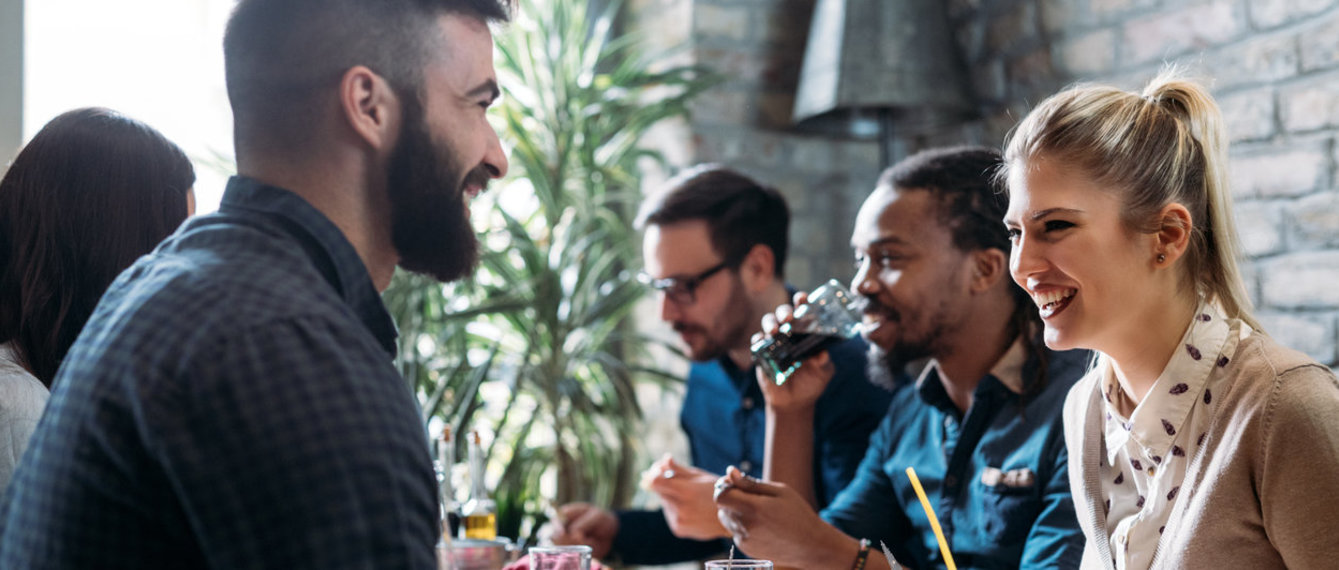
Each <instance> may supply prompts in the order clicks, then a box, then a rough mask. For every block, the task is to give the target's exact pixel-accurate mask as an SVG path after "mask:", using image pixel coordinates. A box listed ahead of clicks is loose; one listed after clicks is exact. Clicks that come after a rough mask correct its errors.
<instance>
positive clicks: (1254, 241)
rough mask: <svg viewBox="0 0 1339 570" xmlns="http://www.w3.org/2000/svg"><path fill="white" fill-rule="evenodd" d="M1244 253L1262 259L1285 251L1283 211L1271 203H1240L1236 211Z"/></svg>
mask: <svg viewBox="0 0 1339 570" xmlns="http://www.w3.org/2000/svg"><path fill="white" fill-rule="evenodd" d="M1234 213H1235V214H1236V219H1237V235H1238V236H1240V237H1241V246H1242V249H1243V250H1244V251H1243V253H1245V254H1246V255H1249V256H1251V257H1260V256H1264V255H1270V254H1274V253H1278V252H1279V251H1281V250H1282V249H1283V231H1282V230H1283V228H1282V224H1281V223H1282V221H1283V211H1282V209H1281V208H1279V207H1278V206H1276V205H1273V204H1270V203H1269V202H1238V203H1237V204H1236V209H1235V211H1234Z"/></svg>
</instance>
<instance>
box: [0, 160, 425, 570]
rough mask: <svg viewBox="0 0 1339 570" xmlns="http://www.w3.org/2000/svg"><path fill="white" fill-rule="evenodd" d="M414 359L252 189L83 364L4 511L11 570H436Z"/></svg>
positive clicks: (378, 306)
mask: <svg viewBox="0 0 1339 570" xmlns="http://www.w3.org/2000/svg"><path fill="white" fill-rule="evenodd" d="M395 337H396V333H395V327H394V324H393V323H392V321H391V318H390V315H389V314H388V313H387V312H386V309H385V307H384V305H383V304H382V302H381V298H380V296H379V295H378V294H377V291H376V289H375V287H374V286H373V284H372V281H371V278H370V277H369V275H368V273H367V270H366V268H365V267H364V265H363V264H362V261H361V260H360V259H359V257H358V255H357V253H356V252H355V250H354V248H353V246H352V245H350V244H349V242H348V241H347V240H346V239H345V238H344V236H343V234H342V233H341V232H340V231H339V229H338V228H336V227H335V225H334V224H333V223H331V222H330V220H328V219H326V218H325V217H324V216H323V215H322V214H321V213H320V212H318V211H317V210H316V209H314V208H313V207H311V206H310V205H309V204H307V203H306V202H305V201H303V200H302V199H301V198H299V197H298V196H297V195H296V194H293V193H290V192H288V191H285V190H282V189H279V188H274V187H270V186H265V185H263V184H260V183H258V182H256V181H254V180H248V179H246V178H240V177H238V178H233V179H232V180H231V181H230V182H229V184H228V189H227V193H226V194H225V196H224V197H223V203H222V206H221V207H220V209H219V211H218V212H217V213H215V214H210V215H206V216H201V217H198V218H193V219H191V220H189V221H188V222H187V223H186V224H185V225H183V227H182V228H181V229H180V230H178V231H177V233H176V234H174V235H173V236H171V237H169V238H168V239H167V241H165V242H164V243H163V244H162V245H161V246H159V248H158V249H157V250H156V251H155V252H153V253H152V254H150V255H148V256H145V257H144V258H142V259H140V260H139V261H138V262H137V263H135V265H133V266H132V267H131V268H130V269H127V270H126V271H125V272H124V273H123V274H122V275H121V276H120V277H119V278H118V279H117V280H116V282H115V283H114V284H113V285H112V287H111V289H110V290H109V291H108V292H107V294H106V295H105V296H104V297H103V299H102V302H101V303H100V304H99V305H98V308H97V310H96V311H95V313H94V315H93V317H92V319H91V320H90V321H89V323H88V325H87V327H86V328H85V329H84V331H83V333H82V334H81V335H80V337H79V340H78V341H77V342H76V343H75V345H74V347H73V348H72V349H71V350H70V353H69V355H68V356H67V357H66V359H65V362H64V364H63V365H62V366H61V369H60V372H59V375H58V376H57V378H56V381H55V383H56V388H55V390H54V391H53V393H52V396H51V400H50V403H49V405H48V407H47V409H46V413H45V414H44V416H43V417H42V420H41V422H40V423H39V424H38V427H37V431H36V433H35V434H34V437H33V439H32V442H31V444H30V445H29V448H28V450H27V453H26V454H25V455H24V457H23V459H22V461H21V463H20V466H19V469H18V471H17V473H16V474H15V477H14V480H13V483H12V484H11V485H10V487H9V489H8V490H7V492H6V495H5V501H4V505H3V507H2V510H0V525H3V526H2V527H0V568H5V569H12V570H17V569H27V568H69V569H74V568H78V569H80V570H83V569H87V568H127V569H130V568H133V569H136V570H143V569H147V568H226V569H233V568H236V569H262V568H274V569H284V570H289V569H294V568H319V569H322V570H331V569H338V568H366V569H383V568H397V569H398V568H422V569H429V568H436V564H435V562H434V555H433V546H434V543H435V540H436V535H437V507H436V505H437V502H436V489H435V479H434V475H433V470H432V465H431V460H430V458H429V455H428V443H427V438H426V434H425V432H424V427H423V424H422V422H421V420H420V419H419V409H418V406H417V404H416V402H415V400H414V397H413V394H412V392H411V390H410V389H409V387H408V385H407V384H406V383H405V381H404V380H403V379H402V378H401V377H400V375H399V374H398V373H397V372H396V370H395V368H394V366H393V364H392V354H393V351H394V346H395Z"/></svg>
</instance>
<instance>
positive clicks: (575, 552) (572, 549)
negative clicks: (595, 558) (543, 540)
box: [530, 544, 590, 570]
mask: <svg viewBox="0 0 1339 570" xmlns="http://www.w3.org/2000/svg"><path fill="white" fill-rule="evenodd" d="M530 570H590V547H589V546H585V545H581V544H577V545H569V546H536V547H533V548H531V549H530Z"/></svg>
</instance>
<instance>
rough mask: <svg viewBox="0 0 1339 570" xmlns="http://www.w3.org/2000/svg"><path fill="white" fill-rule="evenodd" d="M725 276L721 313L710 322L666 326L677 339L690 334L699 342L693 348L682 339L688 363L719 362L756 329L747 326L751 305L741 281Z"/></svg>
mask: <svg viewBox="0 0 1339 570" xmlns="http://www.w3.org/2000/svg"><path fill="white" fill-rule="evenodd" d="M726 275H727V276H728V277H730V279H731V280H730V295H729V297H728V298H727V299H726V302H725V303H724V304H723V305H721V307H722V310H721V311H720V312H719V313H718V314H719V317H718V318H717V319H716V320H715V321H714V322H708V323H694V322H689V321H686V320H677V321H674V322H672V323H670V326H671V327H672V328H673V329H674V332H677V333H679V335H680V337H681V338H683V336H685V335H690V334H691V335H695V336H697V337H698V338H699V339H701V340H700V342H698V345H697V346H693V344H692V343H690V342H688V341H687V339H684V340H685V344H687V345H688V357H689V358H691V359H692V360H695V361H699V362H704V361H709V360H716V359H718V358H722V357H724V356H725V355H726V354H727V353H729V352H730V351H731V350H733V349H735V348H737V347H740V346H743V345H745V344H747V343H748V340H749V337H750V336H751V332H752V331H753V329H754V328H756V327H755V326H753V324H752V323H750V322H749V321H750V317H751V315H749V313H748V307H751V306H752V304H751V303H750V302H749V298H748V293H747V292H746V291H745V290H744V283H743V280H741V279H740V278H739V276H738V275H736V274H734V273H733V272H729V271H728V270H727V272H726ZM699 302H701V301H700V300H699Z"/></svg>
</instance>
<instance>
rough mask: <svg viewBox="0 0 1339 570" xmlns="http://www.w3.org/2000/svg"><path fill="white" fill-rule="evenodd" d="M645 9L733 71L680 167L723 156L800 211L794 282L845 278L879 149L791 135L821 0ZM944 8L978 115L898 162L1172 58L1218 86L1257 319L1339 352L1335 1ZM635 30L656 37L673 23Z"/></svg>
mask: <svg viewBox="0 0 1339 570" xmlns="http://www.w3.org/2000/svg"><path fill="white" fill-rule="evenodd" d="M640 4H641V5H643V6H646V5H649V6H651V7H652V8H658V9H660V10H662V11H666V10H668V11H670V12H674V13H675V14H676V15H677V16H678V17H677V18H672V19H670V20H672V21H678V22H682V21H684V17H685V16H686V17H687V20H688V21H689V22H691V24H690V26H689V27H688V29H687V30H686V37H685V36H684V35H683V34H682V33H681V34H679V35H678V40H679V41H680V43H683V44H684V45H686V46H688V47H689V48H690V49H689V52H690V53H691V54H692V57H693V58H694V59H696V61H698V62H699V63H705V64H708V65H712V66H714V67H715V68H716V69H717V70H718V71H720V72H722V73H723V74H724V75H725V77H726V80H725V82H724V83H723V84H722V85H720V86H719V87H718V88H716V89H714V90H712V91H711V92H708V93H707V94H705V95H704V96H703V97H701V98H700V99H699V100H698V102H697V104H696V105H695V107H694V115H693V118H692V119H691V120H690V121H689V122H688V123H687V125H683V126H682V132H681V136H680V140H681V141H683V143H682V144H681V145H679V147H680V148H681V149H682V151H681V152H680V153H679V154H678V156H677V157H676V158H675V160H676V162H678V163H680V164H689V163H694V162H701V161H720V162H726V163H729V164H732V165H734V166H737V167H739V168H741V169H743V170H744V171H746V172H748V173H750V174H752V175H754V176H756V177H758V178H760V179H762V180H764V181H766V182H768V183H771V184H774V185H776V186H777V187H779V188H780V189H781V191H782V192H783V193H784V194H785V195H786V197H787V198H788V199H789V200H790V202H791V207H792V209H793V210H794V211H795V213H796V216H795V221H794V228H793V231H792V236H791V237H792V241H793V243H794V244H795V245H794V251H793V253H792V256H791V261H790V264H791V265H790V268H791V269H790V272H789V273H790V277H791V281H792V282H794V283H795V284H796V285H799V286H801V287H805V288H807V287H812V286H814V285H817V284H818V283H820V282H822V281H823V280H825V279H827V278H828V277H838V278H843V279H845V278H848V277H850V274H851V268H850V263H849V259H850V251H849V248H848V247H847V240H848V239H849V234H850V230H851V222H852V220H853V218H854V213H855V211H856V209H857V208H858V207H859V205H860V202H861V201H862V200H863V199H864V197H865V196H866V195H867V194H868V192H869V190H870V189H871V187H872V186H873V183H874V180H875V178H876V176H877V174H878V169H879V164H878V152H877V147H876V145H874V144H872V143H858V142H848V141H839V140H834V139H826V138H821V137H815V136H804V135H799V134H796V133H794V132H792V131H791V130H790V127H789V122H790V108H791V105H792V102H793V100H794V92H795V84H796V81H797V78H798V73H799V69H800V63H801V61H802V58H803V49H804V44H805V42H806V40H807V34H808V24H809V17H810V13H811V12H812V10H813V5H814V0H640ZM667 6H669V7H672V8H667ZM945 6H946V10H947V12H948V16H949V18H950V22H951V24H952V27H953V29H954V33H955V35H956V38H955V39H956V41H957V44H958V46H959V48H960V50H961V54H962V57H963V59H964V60H965V61H966V63H967V66H968V69H969V71H970V73H969V77H970V81H971V84H972V90H973V91H974V93H975V95H976V97H977V100H978V102H979V104H980V109H979V113H978V115H977V118H976V119H974V120H972V121H970V122H967V123H964V124H961V125H957V126H953V127H950V128H946V129H942V130H939V131H937V132H934V133H929V134H922V135H918V136H915V137H910V138H905V139H901V140H899V144H898V145H897V146H896V147H895V148H896V151H897V153H898V154H899V155H903V154H905V153H906V152H909V151H914V150H917V149H919V148H924V147H928V146H938V145H943V144H955V143H962V142H970V143H980V144H990V145H996V146H998V145H999V144H1001V142H1002V141H1003V138H1004V134H1005V133H1006V132H1007V131H1008V129H1009V128H1010V127H1012V126H1013V124H1014V123H1015V122H1016V121H1017V120H1018V119H1019V118H1020V117H1022V116H1023V115H1024V114H1026V113H1027V111H1028V110H1029V109H1030V107H1031V105H1033V104H1035V103H1036V102H1038V101H1040V100H1041V99H1043V98H1045V97H1046V96H1048V95H1050V94H1052V93H1054V92H1055V91H1057V90H1059V89H1060V88H1062V87H1064V86H1065V85H1068V84H1070V83H1073V82H1075V81H1100V82H1104V83H1111V84H1115V85H1118V86H1121V87H1125V88H1137V87H1138V86H1140V85H1141V84H1142V82H1144V81H1145V80H1147V79H1148V78H1150V77H1151V76H1152V75H1154V74H1155V73H1156V72H1157V71H1158V70H1159V69H1160V68H1161V67H1162V66H1163V65H1164V63H1165V62H1175V63H1178V64H1182V65H1184V66H1186V67H1187V68H1189V69H1190V70H1191V71H1192V72H1195V73H1198V74H1199V75H1201V76H1204V77H1207V78H1210V79H1211V84H1210V87H1211V90H1212V92H1213V94H1214V96H1215V97H1217V98H1218V100H1219V103H1220V104H1221V105H1222V107H1223V111H1224V114H1225V116H1226V117H1227V126H1228V131H1229V136H1230V137H1231V139H1232V148H1231V154H1232V157H1233V162H1232V165H1231V174H1232V181H1231V182H1232V185H1233V193H1234V195H1235V197H1236V200H1237V203H1236V206H1237V207H1236V212H1237V216H1238V225H1239V226H1240V231H1241V234H1242V239H1243V241H1244V245H1245V252H1246V254H1247V255H1248V256H1249V259H1248V261H1247V263H1246V273H1247V279H1248V287H1249V289H1250V290H1251V292H1252V295H1253V297H1254V301H1255V303H1256V305H1257V311H1258V315H1259V317H1260V318H1261V320H1262V321H1263V323H1264V325H1265V326H1266V328H1267V329H1268V330H1269V332H1270V333H1271V334H1273V335H1274V336H1275V337H1276V338H1278V339H1279V340H1280V341H1282V342H1283V343H1284V344H1287V345H1289V346H1292V347H1295V348H1298V349H1300V350H1303V351H1305V352H1306V353H1308V354H1310V355H1311V356H1312V357H1314V358H1316V359H1318V360H1320V361H1322V362H1326V363H1329V364H1330V365H1331V366H1334V365H1335V364H1336V363H1339V354H1337V352H1339V351H1337V346H1336V345H1337V341H1336V324H1337V321H1339V191H1337V190H1336V186H1337V185H1339V182H1337V181H1336V161H1337V160H1339V157H1336V152H1337V150H1336V145H1335V138H1336V134H1339V0H945ZM652 12H654V10H652ZM636 25H638V26H640V27H641V28H643V30H644V31H647V32H649V34H650V35H651V36H653V37H654V36H656V35H657V34H658V33H660V32H661V30H663V28H662V26H664V25H666V20H665V19H660V18H650V17H648V18H645V19H642V20H639V21H638V23H637V24H636ZM675 25H679V24H675ZM677 29H679V30H682V28H677Z"/></svg>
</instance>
